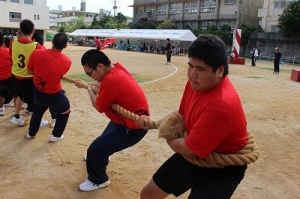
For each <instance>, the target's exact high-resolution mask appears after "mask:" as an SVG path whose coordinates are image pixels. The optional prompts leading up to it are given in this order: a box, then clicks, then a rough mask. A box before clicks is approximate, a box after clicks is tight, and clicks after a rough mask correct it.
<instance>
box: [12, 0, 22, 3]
mask: <svg viewBox="0 0 300 199" xmlns="http://www.w3.org/2000/svg"><path fill="white" fill-rule="evenodd" d="M10 2H13V3H20V0H10Z"/></svg>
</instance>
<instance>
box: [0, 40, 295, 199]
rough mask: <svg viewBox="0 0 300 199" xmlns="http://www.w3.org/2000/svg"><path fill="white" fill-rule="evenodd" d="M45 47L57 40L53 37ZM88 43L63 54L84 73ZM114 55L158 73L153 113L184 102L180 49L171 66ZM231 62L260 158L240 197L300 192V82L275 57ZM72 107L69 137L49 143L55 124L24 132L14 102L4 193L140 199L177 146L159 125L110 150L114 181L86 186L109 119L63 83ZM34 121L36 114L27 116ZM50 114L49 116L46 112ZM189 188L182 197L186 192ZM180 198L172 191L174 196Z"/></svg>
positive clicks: (0, 129) (4, 157) (19, 197)
mask: <svg viewBox="0 0 300 199" xmlns="http://www.w3.org/2000/svg"><path fill="white" fill-rule="evenodd" d="M46 46H48V47H49V46H50V44H49V43H46ZM87 49H89V48H87V47H78V46H69V47H68V48H67V49H66V50H65V51H64V53H65V54H67V55H68V56H69V57H70V58H71V59H72V60H73V64H72V67H71V69H70V71H69V73H68V75H71V74H84V72H83V69H82V66H81V65H80V58H81V55H82V54H83V53H84V52H85V51H86V50H87ZM104 52H105V53H106V54H107V55H108V56H109V57H110V59H111V61H113V62H117V61H119V62H121V63H122V64H123V65H124V66H125V67H126V68H127V69H128V70H129V71H130V72H131V73H135V74H138V76H139V77H141V78H145V79H148V80H151V81H150V82H148V83H143V84H141V86H142V88H143V90H144V92H145V94H146V96H147V99H148V101H149V104H150V111H151V115H152V119H153V120H159V119H160V118H162V117H163V116H165V115H166V114H168V113H170V112H171V111H173V110H175V109H177V108H178V105H179V102H180V98H181V95H182V92H183V89H184V85H185V83H186V80H187V77H186V68H187V61H188V59H187V56H173V57H172V64H173V65H165V60H166V58H165V56H163V55H157V54H148V53H137V52H127V51H118V50H113V49H107V50H105V51H104ZM250 65H251V64H250V60H246V64H245V65H230V74H229V77H230V79H231V81H232V82H233V84H234V86H235V87H236V89H237V91H238V93H239V95H240V97H241V100H242V102H243V107H244V109H245V113H246V116H247V121H248V128H249V130H250V131H251V132H253V134H254V137H255V139H256V142H257V144H258V146H259V148H260V156H259V159H258V161H257V162H255V163H253V164H250V165H249V167H248V169H247V172H246V175H245V178H244V180H243V181H242V182H241V184H240V185H239V186H238V188H237V190H236V191H235V193H234V195H233V196H232V198H233V199H254V198H255V199H277V198H280V199H281V198H286V199H294V198H299V196H300V188H299V187H300V167H299V165H300V144H299V143H300V123H299V119H300V111H299V107H298V106H300V83H298V82H295V81H292V80H291V79H290V75H291V69H292V68H298V69H300V68H299V66H293V65H288V64H285V65H284V66H283V67H281V72H280V74H278V75H275V74H273V72H272V67H273V66H272V62H266V61H257V66H256V67H251V66H250ZM63 87H64V89H65V90H66V92H67V96H68V98H69V100H70V102H71V108H72V112H71V115H70V119H69V122H68V125H67V127H66V130H65V133H64V135H65V139H64V140H62V141H59V142H56V143H49V142H48V138H49V136H50V134H51V128H50V127H48V126H46V127H42V128H41V129H40V131H39V133H38V134H37V136H36V138H35V139H33V140H27V139H26V138H25V135H26V133H27V130H28V126H25V127H17V126H15V125H14V124H11V123H10V122H9V120H10V118H11V114H12V110H13V108H7V111H8V113H7V114H6V115H5V116H3V117H1V118H0V151H1V152H0V159H1V161H0V198H1V199H27V198H39V199H40V198H42V199H44V198H45V199H48V198H59V199H60V198H61V199H63V198H68V199H85V198H105V199H137V198H139V193H140V191H141V189H142V187H143V186H144V185H145V184H146V183H147V182H148V181H149V180H150V179H151V177H152V174H153V173H154V172H155V171H156V169H157V168H158V167H159V166H160V165H161V164H162V163H163V162H164V161H165V160H166V159H167V158H168V157H169V156H170V155H171V154H172V153H173V152H172V151H171V149H170V148H169V147H168V145H167V144H166V142H165V140H162V139H158V138H157V134H158V131H157V130H150V131H149V132H148V134H147V135H146V136H145V138H144V139H143V140H142V141H141V142H139V143H138V144H136V145H135V146H133V147H131V148H128V149H126V150H123V151H121V152H118V153H116V154H114V155H112V157H111V161H110V163H109V165H108V167H107V172H108V175H109V177H110V180H111V185H110V186H108V187H107V188H104V189H100V190H95V191H92V192H81V191H79V190H78V185H79V184H80V183H82V182H83V181H85V180H86V178H87V173H86V168H85V161H84V159H83V158H84V155H85V153H86V150H87V148H88V146H89V144H90V143H91V142H92V141H93V140H94V139H95V138H96V137H97V136H98V135H100V134H101V132H102V130H103V129H104V128H105V126H106V124H107V123H108V119H107V118H106V117H105V115H104V114H100V113H98V112H97V111H96V110H94V108H93V107H92V106H91V104H90V100H89V97H88V94H87V91H86V90H85V89H78V88H77V87H75V86H74V85H72V84H69V83H63ZM24 118H26V119H27V120H29V119H30V116H24ZM44 118H45V119H48V120H50V119H51V117H50V113H49V112H46V113H45V115H44ZM187 196H188V192H187V193H185V194H184V195H182V196H180V197H178V198H180V199H183V198H187ZM172 198H175V197H173V196H169V197H168V199H172Z"/></svg>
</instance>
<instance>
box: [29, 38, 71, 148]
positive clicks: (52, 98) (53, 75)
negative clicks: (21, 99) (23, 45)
mask: <svg viewBox="0 0 300 199" xmlns="http://www.w3.org/2000/svg"><path fill="white" fill-rule="evenodd" d="M67 44H68V37H67V35H66V34H65V33H57V34H56V35H55V36H54V38H53V41H52V48H51V49H48V50H35V51H33V52H32V54H31V55H30V57H29V61H28V66H27V69H28V74H33V83H34V89H33V93H34V95H33V98H34V101H35V102H36V103H35V104H34V107H33V113H32V116H31V119H30V126H29V132H28V134H27V138H28V139H30V138H34V137H35V135H36V134H37V132H38V130H39V127H40V125H39V123H40V121H41V119H42V117H43V114H44V113H45V111H46V110H47V109H48V108H49V109H50V110H53V111H54V112H55V113H57V117H56V123H55V126H54V128H53V131H52V134H51V135H50V138H49V141H50V142H55V141H58V140H61V139H63V138H64V136H63V132H64V130H65V127H66V125H67V122H68V118H69V113H70V102H69V100H68V98H67V97H66V95H65V93H64V91H63V90H62V86H61V82H60V80H61V77H62V76H63V75H65V74H66V73H67V72H68V70H69V69H70V67H71V64H72V61H71V59H70V58H68V57H67V56H66V55H64V54H62V53H61V52H62V51H63V49H64V48H66V47H67ZM45 66H47V67H45Z"/></svg>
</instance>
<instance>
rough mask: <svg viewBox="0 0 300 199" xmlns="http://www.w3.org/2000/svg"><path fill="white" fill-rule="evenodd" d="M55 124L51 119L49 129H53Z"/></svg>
mask: <svg viewBox="0 0 300 199" xmlns="http://www.w3.org/2000/svg"><path fill="white" fill-rule="evenodd" d="M55 123H56V119H52V120H51V124H50V127H51V128H54V126H55Z"/></svg>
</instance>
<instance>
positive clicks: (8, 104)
mask: <svg viewBox="0 0 300 199" xmlns="http://www.w3.org/2000/svg"><path fill="white" fill-rule="evenodd" d="M4 106H6V107H14V106H15V105H14V103H13V102H9V103H7V104H4Z"/></svg>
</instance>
